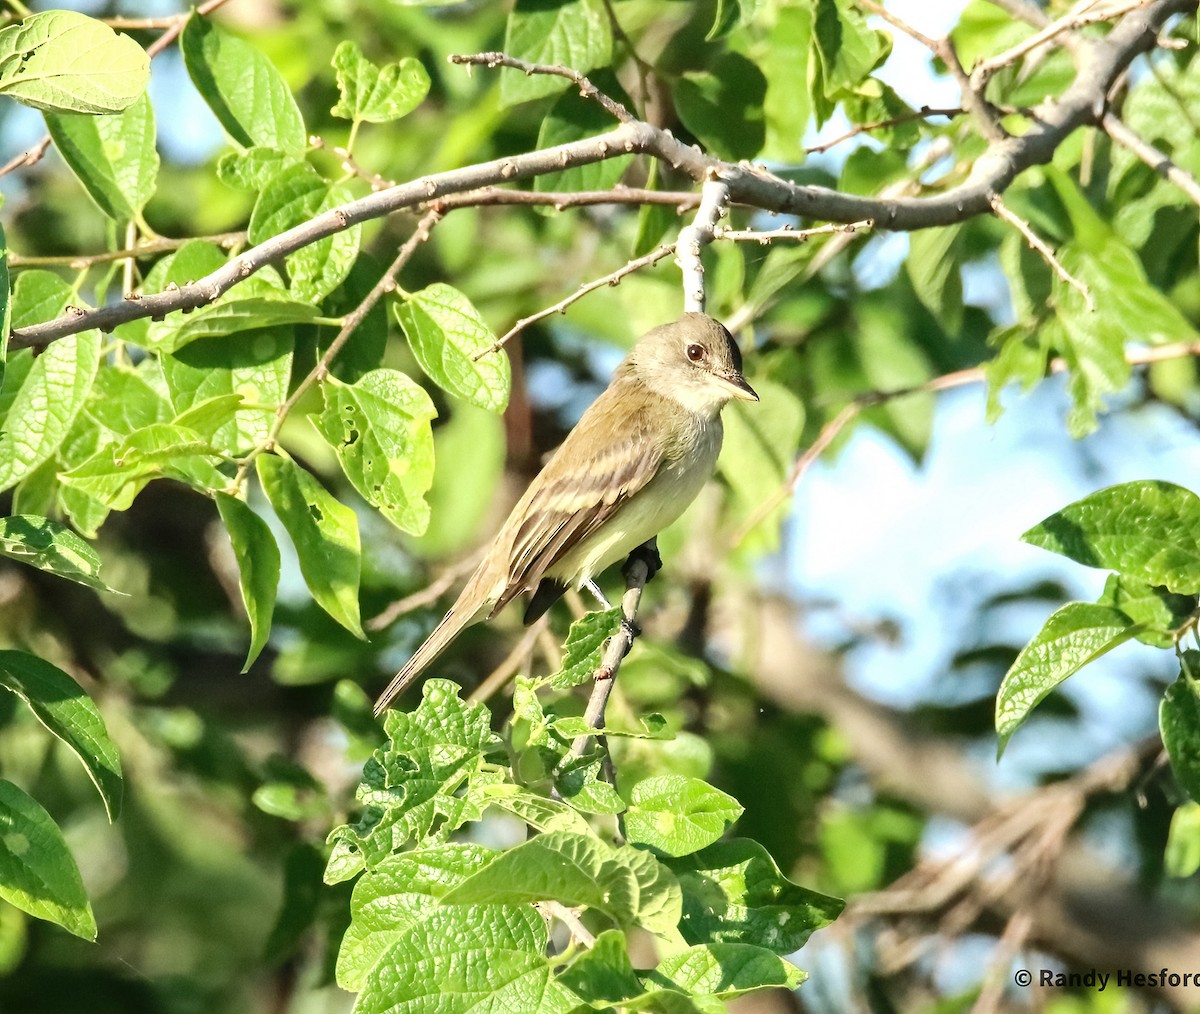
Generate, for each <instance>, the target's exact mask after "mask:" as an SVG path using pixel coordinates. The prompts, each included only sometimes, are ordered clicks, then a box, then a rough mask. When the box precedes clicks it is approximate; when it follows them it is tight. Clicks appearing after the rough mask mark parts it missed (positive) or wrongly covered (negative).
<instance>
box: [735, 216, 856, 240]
mask: <svg viewBox="0 0 1200 1014" xmlns="http://www.w3.org/2000/svg"><path fill="white" fill-rule="evenodd" d="M874 225H875V223H874V222H872V221H871V220H870V219H869V218H868V219H866V220H865V221H862V222H847V223H846V224H845V225H842V224H841V223H838V222H835V223H833V224H832V225H818V226H814V227H813V228H812V229H795V228H793V227H792V226H790V225H785V226H782V227H781V228H778V229H769V230H758V229H725V228H722V227H721V226H717V227H716V228H715V229H713V239H714V240H716V239H728V240H733V241H734V242H738V243H761V244H762V245H763V246H767V245H768V244H769V243H770V242H771V241H772V240H776V239H788V240H795V241H796V242H798V243H804V242H806V241H807V240H808V239H809V238H810V237H812V236H829V235H833V234H836V233H839V232H850V233H853V232H861V231H863V230H864V229H870V228H872V227H873V226H874Z"/></svg>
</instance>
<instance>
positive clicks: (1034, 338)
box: [983, 324, 1051, 423]
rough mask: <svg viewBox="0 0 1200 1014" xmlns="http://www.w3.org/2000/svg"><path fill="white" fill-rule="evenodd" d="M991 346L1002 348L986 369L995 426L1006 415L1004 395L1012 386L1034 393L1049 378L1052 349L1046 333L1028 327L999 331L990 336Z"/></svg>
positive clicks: (991, 420)
mask: <svg viewBox="0 0 1200 1014" xmlns="http://www.w3.org/2000/svg"><path fill="white" fill-rule="evenodd" d="M988 343H989V344H991V345H998V346H999V347H1000V351H999V352H997V353H996V356H995V358H994V359H992V360H991V361H989V362H987V363H985V364H984V367H983V370H984V374H985V375H986V376H987V385H988V392H987V421H988V422H989V423H994V422H995V421H996V420H997V419H999V418H1000V416H1001V414H1002V413H1003V411H1004V408H1003V406H1002V405H1001V403H1000V392H1001V391H1002V390H1003V389H1004V388H1005V387H1007V386H1008V385H1009V384H1012V383H1019V384H1020V385H1021V387H1022V389H1024V390H1025V391H1030V390H1032V389H1033V388H1034V386H1036V385H1037V383H1038V382H1039V381H1041V380H1043V379H1044V378H1045V376H1046V364H1047V362H1048V361H1049V359H1050V351H1051V349H1050V344H1049V334H1048V333H1047V331H1046V329H1045V328H1036V327H1030V326H1029V325H1027V324H1013V325H1012V326H1011V327H1003V328H997V329H996V330H995V331H993V332H992V334H991V335H989V337H988Z"/></svg>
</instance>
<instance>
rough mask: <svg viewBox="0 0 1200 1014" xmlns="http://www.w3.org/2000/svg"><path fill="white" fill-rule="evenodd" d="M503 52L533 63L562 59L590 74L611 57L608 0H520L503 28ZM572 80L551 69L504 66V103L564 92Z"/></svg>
mask: <svg viewBox="0 0 1200 1014" xmlns="http://www.w3.org/2000/svg"><path fill="white" fill-rule="evenodd" d="M504 52H505V53H507V54H508V55H509V56H515V57H517V58H518V59H520V60H526V61H528V62H529V63H549V64H558V65H559V66H563V67H571V68H572V69H574V70H577V71H579V72H580V73H583V74H586V73H587V72H588V71H589V70H591V69H592V68H593V67H603V66H606V65H607V64H608V63H609V61H610V60H611V59H612V25H611V23H610V22H609V18H608V11H606V10H605V8H604V0H517V2H516V4H515V5H514V6H513V9H512V11H511V12H509V15H508V24H507V27H506V28H505V31H504ZM569 83H570V82H568V81H567V80H566V78H561V77H552V76H550V75H548V74H532V75H525V74H523V73H522V72H521V71H519V70H512V69H507V68H506V69H504V70H501V71H500V104H501V105H502V106H512V105H516V104H517V103H518V102H528V101H529V100H530V99H538V98H541V97H542V96H543V95H553V94H554V93H555V92H560V91H562V90H563V89H564V88H566V87H567V85H568V84H569Z"/></svg>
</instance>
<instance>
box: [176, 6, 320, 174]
mask: <svg viewBox="0 0 1200 1014" xmlns="http://www.w3.org/2000/svg"><path fill="white" fill-rule="evenodd" d="M180 48H181V49H182V50H183V62H184V64H185V65H186V67H187V72H188V74H189V75H190V76H191V79H192V83H193V84H195V86H196V88H197V90H198V91H199V92H200V94H201V96H202V97H203V98H204V101H205V102H207V103H208V107H209V108H210V109H211V110H212V111H213V113H214V114H215V115H216V117H217V119H218V120H220V122H221V126H222V127H224V128H225V130H226V131H227V132H228V133H229V136H230V137H232V138H233V140H234V142H235V143H236V144H238V145H240V146H241V147H243V148H250V147H252V146H254V145H263V146H265V147H268V148H279V149H281V150H282V151H294V152H301V151H303V150H304V148H305V147H306V146H307V144H308V134H307V132H306V131H305V129H304V118H303V117H302V116H301V115H300V109H299V107H298V106H297V105H296V100H295V99H294V98H293V97H292V92H291V89H290V88H288V86H287V82H285V81H284V80H283V78H282V77H281V76H280V73H279V71H278V70H276V69H275V67H274V66H273V65H272V64H271V62H270V61H269V60H268V59H267V58H266V57H265V56H263V55H262V53H260V52H259V51H258V50H257V49H256V48H255V47H254V46H252V45H250V43H248V42H245V41H244V40H242V39H239V38H236V37H235V36H232V35H230V34H228V33H227V32H224V31H222V30H221V29H220V28H218V27H217V26H216V25H214V24H213V23H212V21H210V20H209V19H208V18H205V17H201V16H199V15H195V14H193V15H192V17H191V19H190V20H189V21H188V23H187V26H186V27H185V28H184V30H183V36H182V38H181V39H180Z"/></svg>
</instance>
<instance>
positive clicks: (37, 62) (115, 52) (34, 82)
mask: <svg viewBox="0 0 1200 1014" xmlns="http://www.w3.org/2000/svg"><path fill="white" fill-rule="evenodd" d="M149 80H150V58H149V57H148V56H147V55H146V53H145V51H144V50H143V49H142V47H141V46H139V45H138V44H137V43H136V42H134V41H133V39H131V38H130V37H129V36H128V35H117V34H116V33H115V32H114V31H113V30H112V29H111V28H109V27H108V26H107V25H106V24H104V23H103V22H100V21H96V20H95V19H94V18H89V17H85V16H84V15H83V14H77V13H75V12H74V11H43V12H42V13H40V14H34V15H32V16H31V17H28V18H26V19H25V20H24V21H22V22H20V23H19V24H15V25H9V27H8V28H6V29H4V31H2V32H0V95H7V96H8V97H9V98H13V99H16V100H17V101H18V102H23V103H25V105H27V106H33V107H34V108H35V109H44V110H47V111H50V112H56V111H61V112H69V113H119V112H120V111H121V110H122V109H125V108H127V107H128V106H129V105H130V104H131V103H133V102H134V101H135V100H136V99H137V98H138V96H140V95H141V94H142V93H143V92H144V91H145V90H146V84H147V82H148V81H149Z"/></svg>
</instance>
